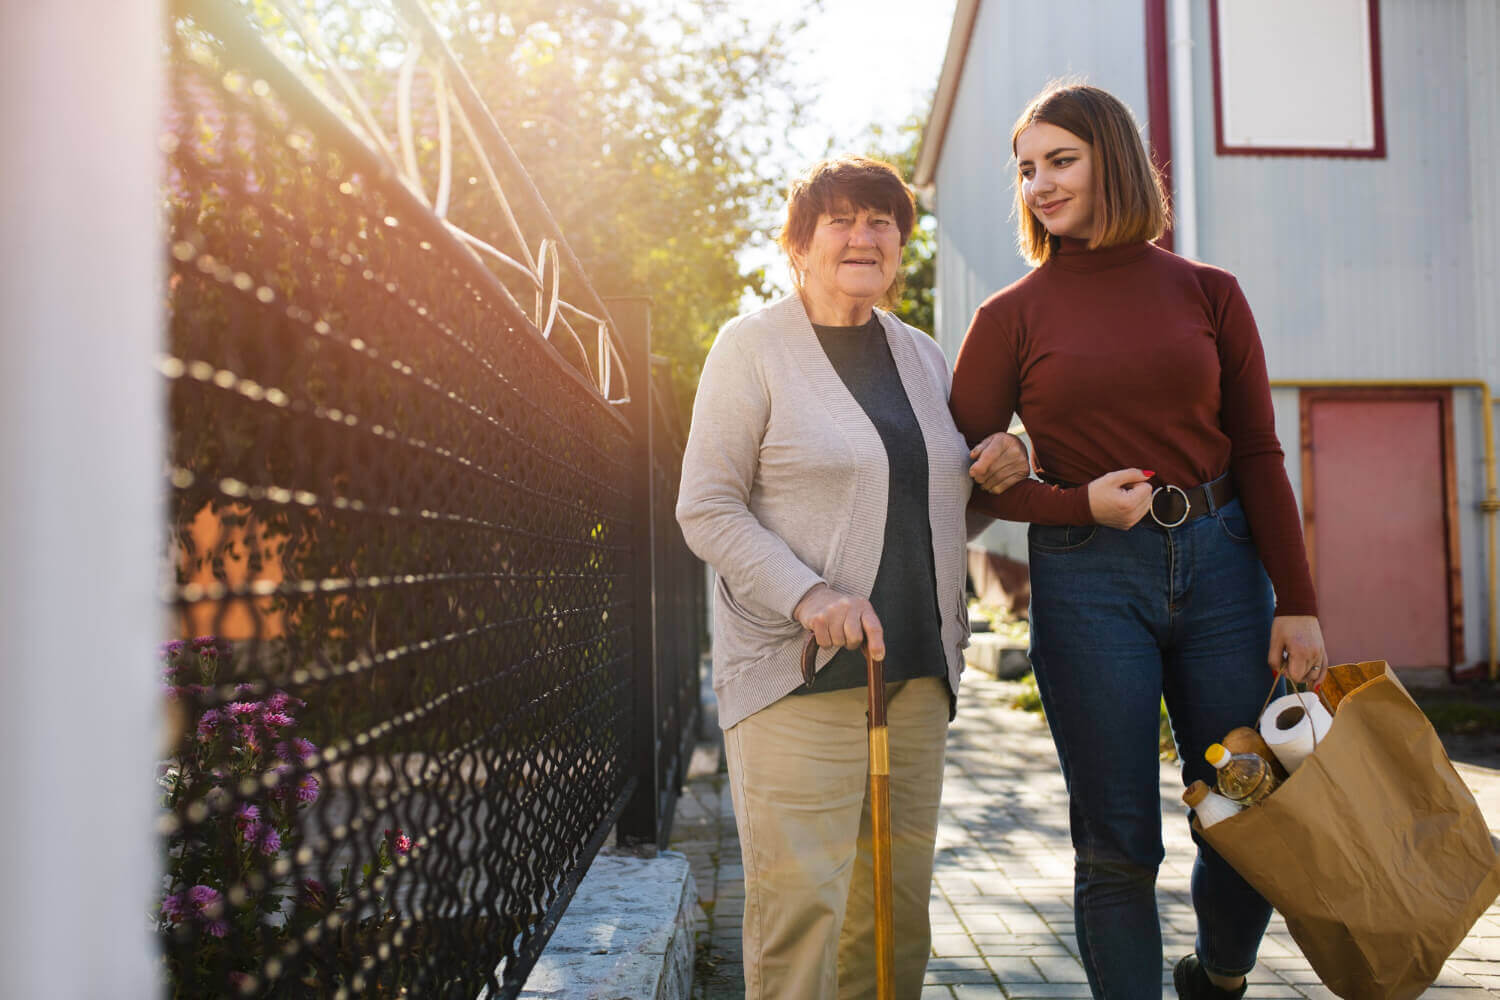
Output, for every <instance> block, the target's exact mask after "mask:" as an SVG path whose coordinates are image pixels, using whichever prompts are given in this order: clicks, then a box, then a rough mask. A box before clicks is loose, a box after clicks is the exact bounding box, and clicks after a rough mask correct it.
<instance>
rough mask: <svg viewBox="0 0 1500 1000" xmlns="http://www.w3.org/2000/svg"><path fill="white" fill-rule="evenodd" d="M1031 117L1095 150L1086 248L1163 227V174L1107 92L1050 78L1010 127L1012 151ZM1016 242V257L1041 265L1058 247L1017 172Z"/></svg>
mask: <svg viewBox="0 0 1500 1000" xmlns="http://www.w3.org/2000/svg"><path fill="white" fill-rule="evenodd" d="M1037 122H1046V123H1047V124H1048V125H1056V126H1057V127H1058V128H1060V129H1066V130H1067V131H1069V132H1072V133H1073V134H1074V135H1076V136H1078V138H1080V139H1082V140H1083V141H1084V142H1086V143H1088V144H1089V145H1090V146H1092V147H1093V150H1094V216H1095V219H1096V220H1097V222H1098V234H1097V235H1096V236H1095V237H1094V240H1093V242H1092V243H1091V244H1090V246H1091V247H1094V248H1099V247H1108V246H1116V245H1118V244H1121V243H1136V242H1140V241H1141V240H1154V239H1157V238H1158V237H1160V236H1161V234H1162V233H1164V232H1165V231H1166V228H1167V225H1168V221H1169V220H1168V210H1167V196H1166V191H1165V189H1164V188H1163V186H1162V182H1161V175H1160V174H1159V173H1157V171H1156V167H1155V166H1153V165H1152V163H1151V157H1149V156H1148V155H1146V147H1145V145H1144V144H1142V142H1141V135H1140V131H1139V130H1138V129H1137V127H1136V124H1135V118H1134V117H1132V116H1131V114H1130V109H1129V108H1127V107H1126V106H1125V104H1124V103H1123V102H1122V101H1121V100H1120V99H1119V98H1118V97H1115V96H1114V95H1113V94H1111V93H1109V92H1108V91H1106V90H1100V89H1099V88H1098V87H1091V86H1089V85H1088V84H1086V83H1071V82H1061V83H1053V84H1050V85H1049V86H1048V87H1047V88H1046V89H1045V90H1043V91H1042V92H1041V93H1040V94H1038V95H1037V96H1036V97H1034V98H1033V99H1032V101H1031V103H1030V104H1028V105H1027V106H1026V110H1025V111H1022V112H1021V117H1020V118H1017V119H1016V124H1015V127H1014V128H1012V129H1011V130H1010V151H1011V153H1012V154H1014V153H1015V151H1016V141H1017V140H1018V139H1020V137H1021V133H1022V132H1024V131H1026V130H1027V129H1028V128H1030V127H1031V126H1032V125H1034V124H1036V123H1037ZM1015 210H1016V242H1017V244H1018V245H1019V247H1020V250H1021V256H1022V257H1025V258H1026V260H1027V262H1028V263H1030V264H1032V265H1036V266H1039V265H1041V264H1044V263H1046V261H1047V258H1049V257H1051V256H1052V254H1053V253H1054V252H1055V251H1056V249H1057V247H1058V240H1057V237H1055V236H1053V235H1051V234H1050V233H1048V232H1047V227H1046V226H1044V225H1042V223H1041V220H1040V219H1038V218H1037V217H1036V216H1035V215H1033V214H1032V213H1031V209H1030V208H1029V207H1028V206H1027V204H1026V197H1025V195H1023V194H1022V193H1021V180H1020V177H1019V175H1018V176H1017V178H1016V209H1015Z"/></svg>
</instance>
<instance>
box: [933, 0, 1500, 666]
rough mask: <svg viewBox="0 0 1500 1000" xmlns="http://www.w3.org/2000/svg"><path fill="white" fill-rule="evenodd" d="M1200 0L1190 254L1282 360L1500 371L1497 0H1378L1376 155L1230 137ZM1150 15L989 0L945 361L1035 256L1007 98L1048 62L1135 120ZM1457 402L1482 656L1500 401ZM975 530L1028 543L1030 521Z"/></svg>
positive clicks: (1467, 547)
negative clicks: (1218, 106)
mask: <svg viewBox="0 0 1500 1000" xmlns="http://www.w3.org/2000/svg"><path fill="white" fill-rule="evenodd" d="M1208 3H1209V0H1192V26H1191V30H1192V41H1193V79H1192V89H1193V96H1194V128H1195V132H1196V143H1195V148H1194V150H1193V151H1192V155H1193V157H1194V166H1195V168H1196V174H1197V184H1196V187H1197V196H1198V256H1199V257H1200V259H1202V260H1204V261H1207V262H1209V263H1212V264H1216V265H1219V266H1222V267H1225V268H1228V269H1229V270H1230V271H1232V272H1234V273H1235V274H1236V276H1237V277H1238V278H1239V280H1240V283H1241V285H1242V286H1243V288H1244V290H1245V293H1246V295H1247V296H1248V298H1249V300H1250V303H1251V306H1252V307H1253V309H1254V310H1255V314H1256V317H1257V320H1258V323H1259V326H1260V330H1261V334H1262V337H1263V339H1264V341H1265V345H1266V356H1267V363H1268V366H1269V369H1270V374H1271V377H1272V379H1273V380H1287V381H1297V380H1310V379H1349V380H1356V379H1358V380H1384V381H1397V380H1402V379H1476V378H1477V379H1484V380H1486V381H1487V382H1488V383H1489V385H1490V387H1491V390H1492V391H1496V390H1500V167H1497V164H1500V4H1496V3H1495V0H1381V4H1380V8H1379V13H1380V36H1381V46H1380V61H1381V67H1382V83H1383V101H1382V112H1383V116H1384V127H1385V133H1386V145H1387V155H1386V157H1385V158H1384V159H1379V160H1374V159H1350V158H1335V157H1314V156H1275V157H1261V156H1220V155H1218V153H1217V152H1216V150H1215V145H1214V98H1213V75H1212V61H1211V59H1212V53H1211V41H1212V39H1211V35H1210V33H1209V16H1208ZM1080 25H1087V26H1088V27H1087V29H1086V30H1080V29H1079V27H1078V26H1080ZM1064 26H1068V27H1067V28H1066V30H1065V29H1064ZM1144 30H1145V28H1144V21H1143V18H1142V10H1141V8H1140V7H1139V5H1133V4H1118V3H1105V2H1088V0H1063V2H1058V3H1055V4H1052V5H1050V6H1049V7H1048V8H1046V10H1045V11H1043V12H1040V13H1039V12H1038V9H1036V8H1027V7H1025V6H1024V5H1018V4H1006V3H1000V2H997V0H988V2H984V3H981V5H980V10H979V15H978V19H977V22H976V24H975V29H974V37H973V40H972V42H971V45H970V51H969V56H968V59H967V62H966V64H965V69H964V76H963V79H962V80H961V81H960V83H959V86H958V89H957V93H956V98H955V101H954V107H953V114H952V118H951V119H950V123H949V126H948V130H947V135H946V137H945V142H944V147H943V150H942V155H941V158H940V160H939V163H938V165H937V170H936V208H937V213H938V219H939V225H938V278H937V280H938V288H937V324H936V325H937V330H936V334H937V338H938V341H939V343H940V344H942V346H943V349H944V351H945V352H946V353H947V355H948V357H949V360H950V361H951V360H952V359H953V358H954V357H955V356H956V355H957V351H958V346H959V344H960V342H961V341H962V338H963V333H964V330H965V328H966V327H967V324H968V321H969V318H970V316H971V315H972V314H973V311H974V309H975V308H976V307H977V306H978V304H979V303H980V302H982V301H983V300H984V298H985V297H986V296H988V295H989V294H990V293H991V292H993V291H995V290H996V289H998V288H1001V287H1004V286H1005V285H1006V284H1009V283H1010V282H1011V281H1014V280H1015V279H1016V278H1019V277H1020V276H1021V275H1022V274H1024V273H1025V271H1026V265H1025V263H1024V262H1023V261H1022V260H1021V259H1020V257H1019V256H1018V255H1017V254H1016V251H1015V239H1014V222H1013V220H1012V219H1011V218H1010V213H1011V204H1012V201H1013V197H1014V195H1013V189H1012V178H1013V172H1014V168H1013V166H1012V165H1011V156H1010V148H1009V132H1010V126H1011V123H1012V122H1013V121H1014V118H1015V115H1016V114H1017V113H1018V112H1019V111H1020V109H1021V107H1022V105H1023V104H1024V103H1025V102H1026V100H1027V99H1029V98H1030V97H1031V96H1032V95H1033V94H1034V93H1035V92H1036V91H1037V90H1038V89H1039V88H1040V87H1041V86H1042V85H1043V84H1045V83H1046V82H1047V81H1048V80H1050V79H1052V78H1054V77H1057V76H1062V75H1065V74H1069V73H1078V74H1081V75H1083V76H1085V77H1086V78H1087V79H1088V80H1089V81H1090V82H1092V83H1095V84H1098V85H1099V86H1102V87H1105V88H1106V89H1109V90H1111V91H1112V92H1114V93H1116V94H1118V95H1119V96H1120V97H1121V98H1122V99H1124V100H1125V101H1126V103H1127V104H1129V105H1130V107H1131V108H1132V110H1134V111H1135V112H1136V114H1137V117H1138V119H1140V120H1141V123H1142V127H1143V129H1144V127H1145V121H1144V114H1145V111H1146V68H1145V36H1144ZM1172 85H1173V87H1174V88H1176V87H1179V86H1181V81H1178V80H1175V79H1174V80H1173V82H1172ZM1175 153H1176V155H1177V157H1179V158H1181V157H1182V156H1183V155H1185V151H1184V150H1183V149H1180V148H1179V149H1177V150H1175ZM1273 397H1274V400H1275V406H1276V414H1277V429H1278V432H1279V434H1280V436H1281V440H1282V444H1283V447H1284V448H1285V450H1286V452H1287V471H1288V473H1289V475H1290V477H1291V479H1292V485H1293V489H1294V491H1295V492H1296V494H1297V496H1298V497H1299V500H1300V497H1301V493H1302V483H1301V461H1300V457H1301V456H1300V450H1301V443H1300V432H1301V428H1300V425H1299V420H1298V415H1299V403H1298V398H1299V393H1298V390H1297V389H1296V388H1295V387H1277V388H1276V389H1274V390H1273ZM1453 404H1454V405H1453V417H1454V445H1455V448H1454V451H1455V455H1456V461H1457V469H1456V473H1457V476H1456V478H1457V490H1458V497H1457V501H1458V502H1457V508H1458V512H1459V520H1460V559H1461V562H1462V569H1463V580H1464V584H1463V594H1462V601H1463V609H1464V623H1465V629H1464V631H1465V637H1466V642H1465V647H1466V648H1465V656H1466V662H1475V661H1477V660H1480V659H1482V658H1483V657H1484V656H1486V655H1487V649H1486V648H1485V647H1486V643H1485V634H1486V632H1485V629H1486V624H1487V617H1488V606H1489V598H1488V596H1487V593H1486V587H1487V583H1486V576H1487V574H1486V562H1485V559H1486V541H1485V524H1484V519H1483V516H1482V514H1481V512H1480V511H1479V509H1478V505H1479V502H1480V501H1481V500H1482V499H1483V498H1484V488H1485V475H1484V450H1483V440H1484V421H1485V420H1486V419H1489V418H1490V416H1491V415H1490V414H1485V413H1484V412H1483V411H1482V407H1481V406H1480V405H1479V394H1478V393H1477V392H1476V391H1473V390H1469V389H1457V390H1455V391H1454V399H1453ZM1392 469H1393V473H1394V474H1399V469H1400V466H1399V456H1393V466H1392ZM1371 491H1372V496H1378V492H1379V484H1378V483H1372V484H1371ZM983 542H984V544H986V546H987V547H989V548H991V549H993V550H995V551H1000V552H1003V553H1006V554H1008V555H1012V556H1014V557H1017V558H1025V537H1024V532H1023V531H1022V530H1021V529H1020V528H1019V527H1016V526H1006V527H1004V528H997V529H991V531H990V532H989V533H987V534H986V535H985V536H984V538H983Z"/></svg>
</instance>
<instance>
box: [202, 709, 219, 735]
mask: <svg viewBox="0 0 1500 1000" xmlns="http://www.w3.org/2000/svg"><path fill="white" fill-rule="evenodd" d="M223 721H224V719H223V716H222V715H220V714H219V713H218V712H216V711H215V710H213V709H209V710H208V711H206V712H204V713H203V714H202V715H200V716H198V739H199V740H201V741H203V742H204V743H207V742H208V741H209V740H211V739H213V736H214V731H215V730H217V729H218V728H219V723H221V722H223Z"/></svg>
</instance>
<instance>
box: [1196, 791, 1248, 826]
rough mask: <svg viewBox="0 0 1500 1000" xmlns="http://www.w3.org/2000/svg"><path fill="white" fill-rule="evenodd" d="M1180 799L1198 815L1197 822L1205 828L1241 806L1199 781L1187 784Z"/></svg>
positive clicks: (1226, 817) (1226, 816)
mask: <svg viewBox="0 0 1500 1000" xmlns="http://www.w3.org/2000/svg"><path fill="white" fill-rule="evenodd" d="M1182 801H1184V802H1186V803H1187V804H1188V808H1189V809H1191V810H1193V812H1194V813H1195V814H1196V815H1197V817H1198V823H1199V824H1200V825H1201V826H1203V827H1205V828H1207V827H1210V826H1213V825H1214V824H1215V823H1217V822H1219V821H1220V820H1224V819H1228V818H1229V817H1231V816H1233V815H1234V814H1235V813H1237V812H1239V811H1240V810H1241V809H1242V808H1244V807H1243V806H1241V805H1240V804H1239V803H1238V802H1233V801H1231V800H1229V799H1226V798H1225V797H1224V796H1222V795H1220V794H1219V793H1218V792H1216V791H1213V790H1212V789H1211V788H1209V787H1208V786H1207V785H1205V784H1204V783H1203V782H1201V781H1195V782H1193V783H1192V784H1191V785H1188V786H1187V791H1185V792H1183V793H1182Z"/></svg>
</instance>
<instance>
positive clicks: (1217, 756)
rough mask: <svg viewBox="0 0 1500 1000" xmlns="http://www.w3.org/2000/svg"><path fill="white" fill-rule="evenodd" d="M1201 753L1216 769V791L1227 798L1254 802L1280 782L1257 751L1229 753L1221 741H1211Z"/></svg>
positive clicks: (1248, 803)
mask: <svg viewBox="0 0 1500 1000" xmlns="http://www.w3.org/2000/svg"><path fill="white" fill-rule="evenodd" d="M1203 756H1204V757H1205V758H1206V759H1207V760H1208V762H1209V763H1210V764H1212V765H1213V766H1214V767H1215V768H1216V769H1217V770H1218V772H1219V773H1218V778H1217V782H1216V783H1217V784H1218V786H1219V794H1220V795H1222V796H1224V797H1225V798H1226V799H1233V800H1234V801H1235V802H1239V803H1243V804H1244V805H1247V806H1248V805H1253V804H1254V803H1256V802H1259V801H1260V800H1261V799H1263V798H1265V797H1266V796H1267V795H1270V794H1271V792H1273V791H1274V790H1275V789H1276V786H1277V785H1278V784H1280V782H1278V781H1277V780H1276V775H1275V774H1274V773H1272V771H1271V765H1270V764H1268V763H1266V761H1265V760H1264V759H1262V758H1261V757H1259V756H1257V755H1256V754H1253V753H1230V752H1229V751H1228V750H1226V749H1224V745H1223V744H1222V743H1214V744H1212V745H1210V746H1209V748H1208V749H1207V750H1205V751H1204V752H1203Z"/></svg>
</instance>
